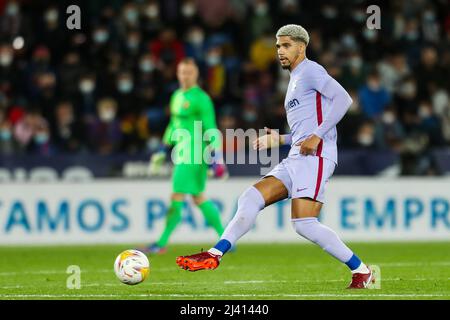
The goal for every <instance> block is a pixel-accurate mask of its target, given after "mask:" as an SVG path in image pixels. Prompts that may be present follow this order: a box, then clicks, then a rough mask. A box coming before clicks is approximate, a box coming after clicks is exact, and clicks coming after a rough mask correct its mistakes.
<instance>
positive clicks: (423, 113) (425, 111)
mask: <svg viewBox="0 0 450 320" xmlns="http://www.w3.org/2000/svg"><path fill="white" fill-rule="evenodd" d="M430 116H431V111H430V108H428V107H427V106H426V105H425V106H424V105H421V106H419V117H421V118H422V119H426V118H429V117H430Z"/></svg>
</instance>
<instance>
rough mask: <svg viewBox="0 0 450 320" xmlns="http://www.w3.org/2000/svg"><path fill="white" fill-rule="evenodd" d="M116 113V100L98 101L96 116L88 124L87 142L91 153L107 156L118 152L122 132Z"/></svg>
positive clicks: (104, 99) (105, 99)
mask: <svg viewBox="0 0 450 320" xmlns="http://www.w3.org/2000/svg"><path fill="white" fill-rule="evenodd" d="M117 111H118V107H117V102H116V100H114V99H112V98H102V99H100V100H99V101H98V103H97V116H96V117H95V119H94V120H93V121H92V122H90V123H89V124H88V141H89V146H90V149H91V150H92V151H93V152H95V153H98V154H101V155H109V154H112V153H114V152H117V151H118V150H119V148H120V146H121V143H122V132H121V130H120V122H119V120H118V119H117Z"/></svg>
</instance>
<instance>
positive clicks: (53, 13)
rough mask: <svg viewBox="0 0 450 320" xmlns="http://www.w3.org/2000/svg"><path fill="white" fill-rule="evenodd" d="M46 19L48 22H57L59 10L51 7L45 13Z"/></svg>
mask: <svg viewBox="0 0 450 320" xmlns="http://www.w3.org/2000/svg"><path fill="white" fill-rule="evenodd" d="M45 21H47V22H56V21H58V10H56V9H51V10H48V11H47V12H46V13H45Z"/></svg>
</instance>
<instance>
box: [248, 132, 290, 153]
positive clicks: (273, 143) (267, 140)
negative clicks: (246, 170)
mask: <svg viewBox="0 0 450 320" xmlns="http://www.w3.org/2000/svg"><path fill="white" fill-rule="evenodd" d="M264 130H265V131H266V134H265V135H263V136H261V137H259V138H257V139H256V140H254V141H253V149H254V150H265V149H270V148H276V147H279V146H282V145H285V144H291V143H292V134H290V133H289V134H281V135H280V134H279V133H278V130H274V129H270V128H267V127H264Z"/></svg>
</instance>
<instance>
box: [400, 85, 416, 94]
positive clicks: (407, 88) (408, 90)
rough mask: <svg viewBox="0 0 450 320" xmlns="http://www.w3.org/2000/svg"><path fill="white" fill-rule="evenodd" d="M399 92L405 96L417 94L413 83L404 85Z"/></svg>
mask: <svg viewBox="0 0 450 320" xmlns="http://www.w3.org/2000/svg"><path fill="white" fill-rule="evenodd" d="M399 92H400V93H401V94H402V95H404V96H413V95H415V94H416V86H415V85H414V83H412V82H407V83H405V84H403V86H402V87H401V88H400V90H399Z"/></svg>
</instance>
